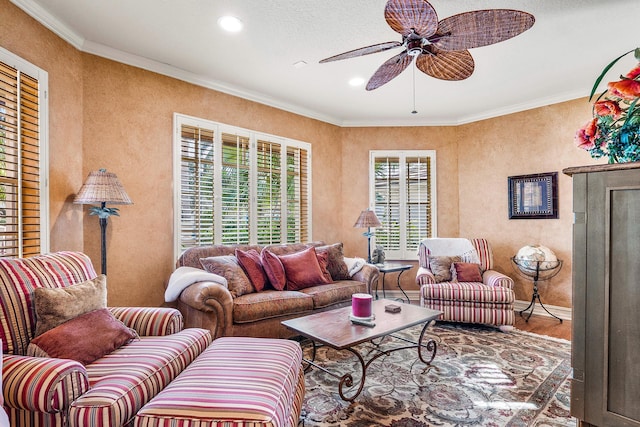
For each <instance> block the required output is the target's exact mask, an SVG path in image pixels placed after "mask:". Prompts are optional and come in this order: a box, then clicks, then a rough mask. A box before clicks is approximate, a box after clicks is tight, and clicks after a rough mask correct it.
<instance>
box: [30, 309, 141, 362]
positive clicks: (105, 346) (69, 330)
mask: <svg viewBox="0 0 640 427" xmlns="http://www.w3.org/2000/svg"><path fill="white" fill-rule="evenodd" d="M136 336H137V335H136V333H135V332H134V331H133V330H131V329H129V328H127V327H126V326H125V325H124V324H123V323H122V322H121V321H119V320H118V319H116V318H115V317H114V316H113V314H111V312H110V311H109V310H108V309H107V308H101V309H99V310H93V311H90V312H88V313H84V314H81V315H80V316H78V317H76V318H74V319H71V320H69V321H67V322H64V323H62V324H60V325H58V326H56V327H55V328H52V329H50V330H48V331H46V332H45V333H43V334H42V335H38V336H37V337H35V338H34V339H32V340H31V342H30V343H29V347H27V355H28V356H36V357H53V358H57V359H71V360H77V361H78V362H80V363H82V364H83V365H88V364H89V363H91V362H93V361H95V360H97V359H99V358H101V357H102V356H104V355H106V354H109V353H111V352H112V351H114V350H116V349H118V348H120V347H121V346H122V345H124V344H125V343H127V342H128V341H130V340H132V339H134V338H135V337H136Z"/></svg>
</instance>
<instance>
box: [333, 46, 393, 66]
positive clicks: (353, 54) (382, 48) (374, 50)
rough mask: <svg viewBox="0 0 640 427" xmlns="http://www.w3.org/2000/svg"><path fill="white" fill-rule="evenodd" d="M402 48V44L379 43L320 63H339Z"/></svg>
mask: <svg viewBox="0 0 640 427" xmlns="http://www.w3.org/2000/svg"><path fill="white" fill-rule="evenodd" d="M399 46H402V43H400V42H385V43H378V44H374V45H371V46H366V47H361V48H359V49H354V50H350V51H348V52H344V53H340V54H338V55H334V56H331V57H329V58H325V59H323V60H321V61H320V63H321V64H324V63H325V62H332V61H339V60H341V59H349V58H356V57H358V56H363V55H370V54H372V53H378V52H384V51H385V50H389V49H393V48H395V47H399Z"/></svg>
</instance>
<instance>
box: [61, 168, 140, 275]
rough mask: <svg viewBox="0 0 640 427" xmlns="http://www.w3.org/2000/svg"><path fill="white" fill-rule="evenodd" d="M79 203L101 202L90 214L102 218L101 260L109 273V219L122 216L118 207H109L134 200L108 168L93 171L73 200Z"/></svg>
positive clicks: (93, 207) (103, 269)
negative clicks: (109, 206)
mask: <svg viewBox="0 0 640 427" xmlns="http://www.w3.org/2000/svg"><path fill="white" fill-rule="evenodd" d="M73 203H77V204H83V205H86V204H93V203H100V206H92V207H91V208H90V209H89V215H97V216H98V218H99V219H100V238H101V260H102V274H105V275H106V274H107V241H106V240H107V239H106V237H107V220H108V218H109V217H110V216H111V215H115V216H120V214H119V213H118V208H108V207H107V203H109V204H112V205H131V204H133V202H132V201H131V199H130V198H129V196H128V195H127V192H126V191H124V187H123V186H122V184H120V181H118V177H117V176H116V174H115V173H111V172H107V170H106V169H100V170H97V171H93V172H91V173H90V174H89V176H87V179H86V180H85V181H84V184H82V187H81V188H80V191H78V195H77V196H76V198H75V199H74V200H73Z"/></svg>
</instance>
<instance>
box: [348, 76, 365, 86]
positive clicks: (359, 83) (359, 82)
mask: <svg viewBox="0 0 640 427" xmlns="http://www.w3.org/2000/svg"><path fill="white" fill-rule="evenodd" d="M349 84H350V85H351V86H362V85H363V84H364V79H363V78H362V77H354V78H352V79H351V80H349Z"/></svg>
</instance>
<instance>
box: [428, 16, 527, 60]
mask: <svg viewBox="0 0 640 427" xmlns="http://www.w3.org/2000/svg"><path fill="white" fill-rule="evenodd" d="M534 22H535V18H534V17H533V15H531V14H529V13H527V12H522V11H519V10H510V9H490V10H475V11H471V12H465V13H460V14H458V15H453V16H450V17H449V18H445V19H443V20H442V21H440V23H438V31H437V34H438V35H439V36H440V37H438V36H436V37H437V39H436V38H432V39H433V44H434V45H435V46H437V47H438V48H439V49H442V50H449V51H452V50H466V49H472V48H475V47H481V46H488V45H491V44H495V43H499V42H502V41H505V40H508V39H510V38H512V37H515V36H517V35H518V34H521V33H523V32H525V31H526V30H528V29H529V28H531V27H532V26H533V24H534Z"/></svg>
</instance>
